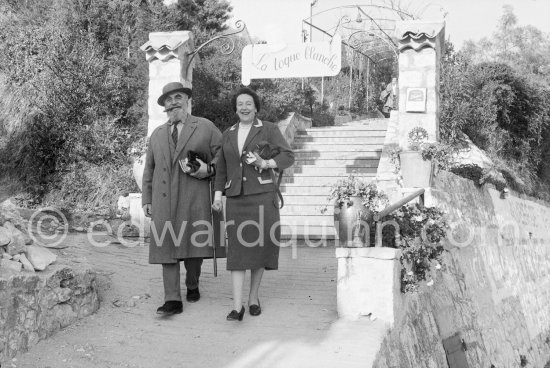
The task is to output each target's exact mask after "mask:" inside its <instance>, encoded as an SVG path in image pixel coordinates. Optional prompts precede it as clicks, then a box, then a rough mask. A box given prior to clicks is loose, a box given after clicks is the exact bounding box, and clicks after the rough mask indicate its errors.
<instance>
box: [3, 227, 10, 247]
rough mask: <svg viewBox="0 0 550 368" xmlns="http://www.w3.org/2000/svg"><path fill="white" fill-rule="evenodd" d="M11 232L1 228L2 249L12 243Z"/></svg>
mask: <svg viewBox="0 0 550 368" xmlns="http://www.w3.org/2000/svg"><path fill="white" fill-rule="evenodd" d="M10 234H11V232H10V231H9V230H8V229H6V228H5V227H4V226H0V247H2V246H4V245H8V244H9V243H10V242H11V236H10Z"/></svg>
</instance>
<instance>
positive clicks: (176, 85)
mask: <svg viewBox="0 0 550 368" xmlns="http://www.w3.org/2000/svg"><path fill="white" fill-rule="evenodd" d="M174 92H183V93H185V94H186V95H187V96H189V98H191V88H187V87H184V86H183V84H181V83H180V82H170V83H168V84H167V85H165V86H164V88H163V89H162V95H161V96H160V97H159V99H158V100H157V102H158V104H159V105H160V106H164V100H165V99H166V97H168V95H169V94H170V93H174Z"/></svg>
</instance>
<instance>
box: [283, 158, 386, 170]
mask: <svg viewBox="0 0 550 368" xmlns="http://www.w3.org/2000/svg"><path fill="white" fill-rule="evenodd" d="M379 161H380V160H379V158H377V157H376V158H319V159H313V158H310V159H306V158H298V159H296V162H295V163H294V166H291V168H292V167H302V166H311V165H314V166H316V167H327V168H328V167H342V166H351V167H353V166H358V167H378V163H379Z"/></svg>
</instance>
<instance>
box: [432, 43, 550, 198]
mask: <svg viewBox="0 0 550 368" xmlns="http://www.w3.org/2000/svg"><path fill="white" fill-rule="evenodd" d="M440 91H441V108H442V109H441V114H440V118H441V119H440V133H441V138H442V140H443V141H444V142H446V143H449V144H451V145H453V146H460V145H461V144H462V142H461V137H462V134H463V133H464V134H466V135H467V136H468V137H469V138H470V139H471V140H472V142H473V143H474V144H476V145H477V146H478V147H479V148H481V149H483V150H485V151H486V152H487V154H488V155H489V157H491V159H492V160H493V161H495V160H502V161H504V162H505V163H504V164H503V165H500V166H501V167H502V168H506V167H517V168H518V171H517V173H518V174H519V175H520V178H521V179H520V181H522V182H524V183H525V184H526V185H525V186H524V187H523V188H522V191H524V192H526V193H528V194H532V195H538V193H537V190H536V189H535V188H539V187H540V186H539V185H538V184H537V180H538V181H541V182H546V183H550V163H549V161H548V160H547V158H549V157H550V141H549V140H548V139H547V138H549V137H550V90H549V88H548V86H547V85H546V86H545V85H544V84H543V83H542V81H541V80H540V78H539V79H537V78H535V77H534V76H532V75H525V74H523V75H522V74H521V73H519V72H518V71H516V70H515V69H514V68H513V67H511V66H509V65H506V64H503V63H496V62H484V63H479V64H475V63H472V61H471V60H470V59H469V58H468V57H466V56H465V55H464V54H463V53H456V52H455V51H454V49H453V47H452V45H451V46H450V47H449V48H448V49H447V53H446V56H445V58H444V62H443V68H442V79H441V86H440ZM516 181H517V180H516ZM509 185H513V183H509Z"/></svg>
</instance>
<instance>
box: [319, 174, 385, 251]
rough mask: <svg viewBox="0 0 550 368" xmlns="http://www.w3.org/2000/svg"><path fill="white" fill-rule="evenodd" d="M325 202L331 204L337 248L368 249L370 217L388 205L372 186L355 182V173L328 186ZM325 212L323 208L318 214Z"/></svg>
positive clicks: (381, 193)
mask: <svg viewBox="0 0 550 368" xmlns="http://www.w3.org/2000/svg"><path fill="white" fill-rule="evenodd" d="M328 200H329V202H330V203H333V204H334V228H335V230H336V232H337V234H338V239H339V245H340V246H344V247H362V246H364V245H365V244H367V245H368V244H369V238H370V237H369V235H370V229H371V227H372V225H373V216H374V214H375V213H376V212H378V211H381V210H382V209H384V208H385V207H386V206H388V204H389V201H388V197H387V195H386V194H385V193H384V192H383V191H382V190H380V189H378V187H377V186H376V184H375V183H372V182H371V183H367V182H365V181H363V180H361V179H359V178H357V177H356V176H355V172H353V173H351V174H350V175H349V176H348V177H347V178H343V179H339V180H338V181H337V182H336V183H334V184H333V185H332V186H331V188H330V194H329V196H328ZM326 210H327V207H326V206H325V208H324V209H322V210H321V212H323V213H324V212H325V211H326Z"/></svg>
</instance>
